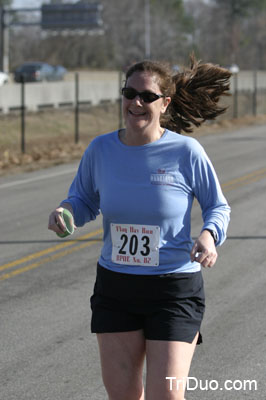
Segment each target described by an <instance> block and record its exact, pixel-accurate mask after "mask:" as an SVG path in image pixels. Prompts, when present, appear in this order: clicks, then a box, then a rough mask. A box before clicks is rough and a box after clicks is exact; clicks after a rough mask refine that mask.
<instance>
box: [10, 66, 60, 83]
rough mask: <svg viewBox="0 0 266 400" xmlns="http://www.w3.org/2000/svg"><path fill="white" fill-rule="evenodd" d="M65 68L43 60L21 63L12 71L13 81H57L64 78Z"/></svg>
mask: <svg viewBox="0 0 266 400" xmlns="http://www.w3.org/2000/svg"><path fill="white" fill-rule="evenodd" d="M65 74H66V69H65V68H64V67H62V66H61V65H57V66H53V65H50V64H47V63H44V62H28V63H25V64H22V65H21V66H20V67H18V68H17V69H16V70H15V72H14V80H15V82H22V77H23V78H24V82H42V81H59V80H62V79H64V75H65Z"/></svg>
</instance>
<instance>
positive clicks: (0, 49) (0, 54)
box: [0, 6, 5, 71]
mask: <svg viewBox="0 0 266 400" xmlns="http://www.w3.org/2000/svg"><path fill="white" fill-rule="evenodd" d="M4 14H5V12H4V7H3V6H0V35H1V37H0V71H3V70H4V47H5V46H4V31H5V29H4V18H5V17H4Z"/></svg>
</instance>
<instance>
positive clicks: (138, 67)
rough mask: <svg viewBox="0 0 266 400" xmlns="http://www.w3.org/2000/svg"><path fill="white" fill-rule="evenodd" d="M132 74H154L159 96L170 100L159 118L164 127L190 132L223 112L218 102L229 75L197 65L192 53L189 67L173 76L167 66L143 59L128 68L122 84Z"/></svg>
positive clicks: (204, 65)
mask: <svg viewBox="0 0 266 400" xmlns="http://www.w3.org/2000/svg"><path fill="white" fill-rule="evenodd" d="M136 71H142V72H149V73H152V74H156V75H157V76H158V84H159V87H160V89H161V91H162V94H164V95H165V96H170V97H171V103H170V104H169V106H168V109H167V111H166V113H165V114H162V116H161V121H160V122H161V126H163V127H164V128H167V129H170V130H172V131H174V132H177V133H181V132H187V133H191V132H192V131H193V125H194V126H196V127H199V126H200V125H201V124H202V123H204V122H205V121H206V120H214V119H215V118H216V117H217V116H219V115H220V114H222V113H224V112H225V111H226V109H227V107H224V106H220V105H219V104H218V102H219V100H220V98H221V96H223V95H227V94H228V92H229V88H230V77H231V72H230V71H228V70H227V69H225V68H222V67H220V66H218V65H214V64H211V63H203V64H201V62H200V61H197V60H196V58H195V56H194V54H192V55H191V56H190V67H189V68H184V70H183V71H182V72H178V73H176V74H174V75H173V74H172V70H171V68H170V66H169V65H168V64H165V63H163V62H158V61H150V60H147V61H142V62H140V63H137V64H134V65H133V66H131V67H130V68H129V70H128V71H127V74H126V81H127V79H128V78H129V77H130V76H131V75H132V74H133V73H134V72H136Z"/></svg>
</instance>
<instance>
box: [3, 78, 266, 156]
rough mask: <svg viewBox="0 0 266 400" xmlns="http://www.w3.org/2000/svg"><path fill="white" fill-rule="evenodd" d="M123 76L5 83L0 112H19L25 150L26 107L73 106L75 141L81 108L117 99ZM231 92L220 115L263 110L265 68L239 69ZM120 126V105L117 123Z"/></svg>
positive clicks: (236, 115) (264, 111)
mask: <svg viewBox="0 0 266 400" xmlns="http://www.w3.org/2000/svg"><path fill="white" fill-rule="evenodd" d="M81 77H82V78H81ZM70 78H71V79H70ZM73 78H74V79H73ZM80 78H81V79H80ZM122 79H123V73H122V72H110V73H108V72H106V73H103V74H101V73H97V72H96V73H90V72H87V73H75V74H74V75H73V74H72V76H71V77H68V78H67V80H66V81H63V82H43V83H21V84H7V85H4V86H2V87H0V112H2V113H3V114H6V113H10V112H12V111H19V112H20V115H21V152H22V153H24V152H25V118H26V112H27V111H31V112H34V111H39V110H44V109H48V108H51V107H52V108H63V107H68V108H70V109H72V110H73V112H74V114H75V117H74V118H75V132H74V137H75V138H74V140H75V143H78V141H79V112H80V108H81V107H84V106H95V105H99V104H101V103H105V102H110V101H111V102H116V101H118V100H119V101H120V89H121V86H122ZM230 92H231V94H232V96H230V97H227V98H225V100H224V101H223V102H224V103H225V104H226V105H228V111H227V113H226V114H225V115H223V116H222V117H221V118H223V119H224V118H227V119H228V118H238V117H239V116H243V115H247V114H251V115H254V116H256V115H257V114H266V72H264V71H258V72H256V71H255V72H252V71H251V72H247V71H242V72H240V73H239V74H235V75H233V76H232V79H231V89H230ZM121 126H122V113H121V107H120V113H119V127H121Z"/></svg>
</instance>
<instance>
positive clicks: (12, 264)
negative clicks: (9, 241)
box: [0, 229, 103, 271]
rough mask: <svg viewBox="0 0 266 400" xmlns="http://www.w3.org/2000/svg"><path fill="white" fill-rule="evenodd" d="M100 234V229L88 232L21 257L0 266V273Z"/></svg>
mask: <svg viewBox="0 0 266 400" xmlns="http://www.w3.org/2000/svg"><path fill="white" fill-rule="evenodd" d="M102 232H103V230H102V229H98V230H97V231H94V232H90V233H87V234H86V235H83V236H80V237H78V238H77V239H75V240H68V241H66V242H64V243H60V244H58V245H56V246H52V247H49V248H48V249H44V250H41V251H38V252H37V253H33V254H29V255H28V256H26V257H23V258H20V259H18V260H14V261H11V262H9V263H7V264H4V265H1V266H0V271H4V270H5V269H8V268H12V267H16V266H17V265H19V264H23V263H25V262H28V261H31V260H34V259H35V258H39V257H42V256H45V255H46V254H49V253H53V252H54V251H57V250H60V249H63V248H65V247H68V246H71V245H73V244H76V243H77V242H79V241H80V240H86V239H89V238H91V237H93V236H96V235H99V234H101V233H102Z"/></svg>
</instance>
